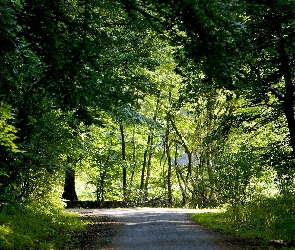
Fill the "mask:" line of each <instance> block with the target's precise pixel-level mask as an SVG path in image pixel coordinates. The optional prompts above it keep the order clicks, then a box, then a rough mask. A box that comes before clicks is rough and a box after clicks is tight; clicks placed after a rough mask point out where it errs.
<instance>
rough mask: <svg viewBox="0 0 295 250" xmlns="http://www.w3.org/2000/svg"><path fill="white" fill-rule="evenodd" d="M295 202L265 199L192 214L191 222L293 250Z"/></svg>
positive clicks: (290, 197)
mask: <svg viewBox="0 0 295 250" xmlns="http://www.w3.org/2000/svg"><path fill="white" fill-rule="evenodd" d="M294 208H295V198H294V197H293V196H288V197H276V198H266V199H262V200H259V201H256V202H251V203H248V204H247V205H244V206H238V207H236V208H235V209H227V210H220V211H218V212H207V213H197V214H193V215H192V218H193V219H194V220H196V221H197V222H199V223H201V224H203V225H205V226H207V227H209V228H214V229H218V230H221V231H223V232H226V233H230V234H233V235H236V236H241V237H243V238H259V239H261V240H262V241H263V242H281V243H282V246H290V247H292V248H284V249H294V242H295V209H294Z"/></svg>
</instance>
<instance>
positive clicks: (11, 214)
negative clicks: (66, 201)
mask: <svg viewBox="0 0 295 250" xmlns="http://www.w3.org/2000/svg"><path fill="white" fill-rule="evenodd" d="M86 224H87V222H86V221H81V220H80V219H78V215H76V214H71V213H68V212H65V211H64V209H63V206H61V205H60V204H53V203H52V202H51V201H42V203H38V202H30V203H26V204H14V205H9V206H6V207H4V208H3V210H2V211H1V212H0V249H8V250H9V249H40V250H55V249H69V248H71V247H72V246H73V245H74V243H75V242H73V240H72V239H71V235H73V234H74V233H79V232H82V231H84V230H85V229H86Z"/></svg>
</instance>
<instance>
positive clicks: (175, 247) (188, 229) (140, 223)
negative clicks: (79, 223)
mask: <svg viewBox="0 0 295 250" xmlns="http://www.w3.org/2000/svg"><path fill="white" fill-rule="evenodd" d="M72 211H73V210H72ZM74 211H79V212H84V213H87V212H88V213H92V214H99V215H110V216H114V217H115V218H116V220H118V221H121V222H123V226H121V227H120V230H119V231H118V233H117V234H116V235H115V236H114V238H113V239H112V244H111V245H108V246H104V247H102V248H101V247H100V248H97V249H104V250H111V249H114V250H157V249H159V250H191V249H199V250H220V249H222V250H223V249H224V250H238V249H244V248H243V247H242V246H240V245H239V243H237V242H235V240H234V238H231V237H229V236H226V235H224V234H220V233H217V232H213V231H211V230H207V229H206V228H204V227H203V226H200V225H198V224H197V223H195V222H194V221H193V220H192V219H191V218H190V214H191V213H197V212H198V210H191V209H163V208H159V209H156V208H137V209H85V210H74Z"/></svg>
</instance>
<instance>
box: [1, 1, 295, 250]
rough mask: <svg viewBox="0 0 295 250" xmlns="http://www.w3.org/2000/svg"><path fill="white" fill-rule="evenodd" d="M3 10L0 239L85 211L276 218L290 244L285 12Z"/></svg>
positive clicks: (290, 114) (190, 5)
mask: <svg viewBox="0 0 295 250" xmlns="http://www.w3.org/2000/svg"><path fill="white" fill-rule="evenodd" d="M0 2H1V4H0V17H1V18H0V44H1V46H0V60H1V61H0V63H1V68H0V232H1V233H0V234H2V235H6V236H7V237H8V235H9V230H12V229H9V227H8V226H5V221H6V219H7V217H8V216H13V215H14V213H16V212H17V210H19V209H20V210H22V209H23V210H26V211H27V210H30V211H31V210H32V211H35V212H36V211H37V212H38V213H39V212H40V213H42V214H43V215H44V213H45V214H47V215H48V216H49V215H52V214H56V213H61V212H60V211H61V209H62V208H61V207H63V206H64V203H65V202H77V201H95V202H97V204H104V203H107V202H119V203H120V204H121V205H125V206H147V205H149V206H164V207H189V208H217V207H218V208H219V207H224V208H226V209H227V211H228V212H230V213H231V215H232V216H231V220H232V221H233V222H235V223H242V222H245V223H246V222H247V221H248V220H249V218H250V217H251V216H252V215H255V216H256V218H257V216H259V215H258V212H257V211H258V210H257V209H258V208H264V210H263V212H260V215H261V216H262V215H263V216H264V215H265V214H267V213H271V212H270V211H268V210H267V209H270V208H271V207H272V208H274V207H276V208H277V210H276V211H275V212H274V213H275V215H274V214H272V215H270V216H269V217H267V215H265V216H266V217H267V219H266V224H267V225H274V227H275V225H278V223H279V222H282V221H283V222H284V223H285V222H286V223H287V222H288V223H289V224H288V225H287V226H286V224H284V225H285V226H286V227H285V228H284V229H283V230H281V229H280V230H281V231H284V233H285V235H284V236H282V237H285V239H287V240H295V236H294V230H295V228H294V223H295V213H294V211H293V208H294V205H295V196H294V191H295V185H294V177H295V114H294V107H295V106H294V98H295V97H294V77H295V1H293V0H272V1H268V0H207V1H204V0H38V1H36V0H0ZM279 208H280V209H279ZM266 210H267V211H268V212H266ZM282 210H283V212H282ZM255 211H256V213H255ZM266 217H264V218H266ZM260 219H261V218H260ZM251 220H252V221H253V218H252V217H251ZM257 221H258V219H257ZM257 223H258V222H257ZM266 224H265V225H264V227H266ZM280 225H281V224H280ZM252 226H253V225H252ZM77 227H79V226H78V225H77ZM6 236H5V237H6ZM5 237H4V236H3V237H2V238H1V236H0V248H7V249H17V247H16V246H15V245H13V244H16V243H11V242H9V240H8V238H5ZM19 237H20V236H19ZM20 241H21V240H20ZM27 241H29V240H28V239H27ZM30 244H31V243H28V245H30ZM34 244H39V243H37V242H35V243H34ZM45 245H46V244H45ZM45 245H44V246H43V248H42V249H50V248H46V246H45ZM22 247H23V246H22ZM39 247H40V246H39ZM19 249H23V248H21V247H20V248H19ZM34 249H35V248H34ZM40 249H41V247H40Z"/></svg>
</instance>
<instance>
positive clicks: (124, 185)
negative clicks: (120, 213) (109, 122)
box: [120, 122, 127, 200]
mask: <svg viewBox="0 0 295 250" xmlns="http://www.w3.org/2000/svg"><path fill="white" fill-rule="evenodd" d="M120 132H121V146H122V165H123V167H122V182H123V197H124V200H125V199H126V195H127V169H126V166H125V161H126V142H125V133H124V126H123V124H122V122H120Z"/></svg>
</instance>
